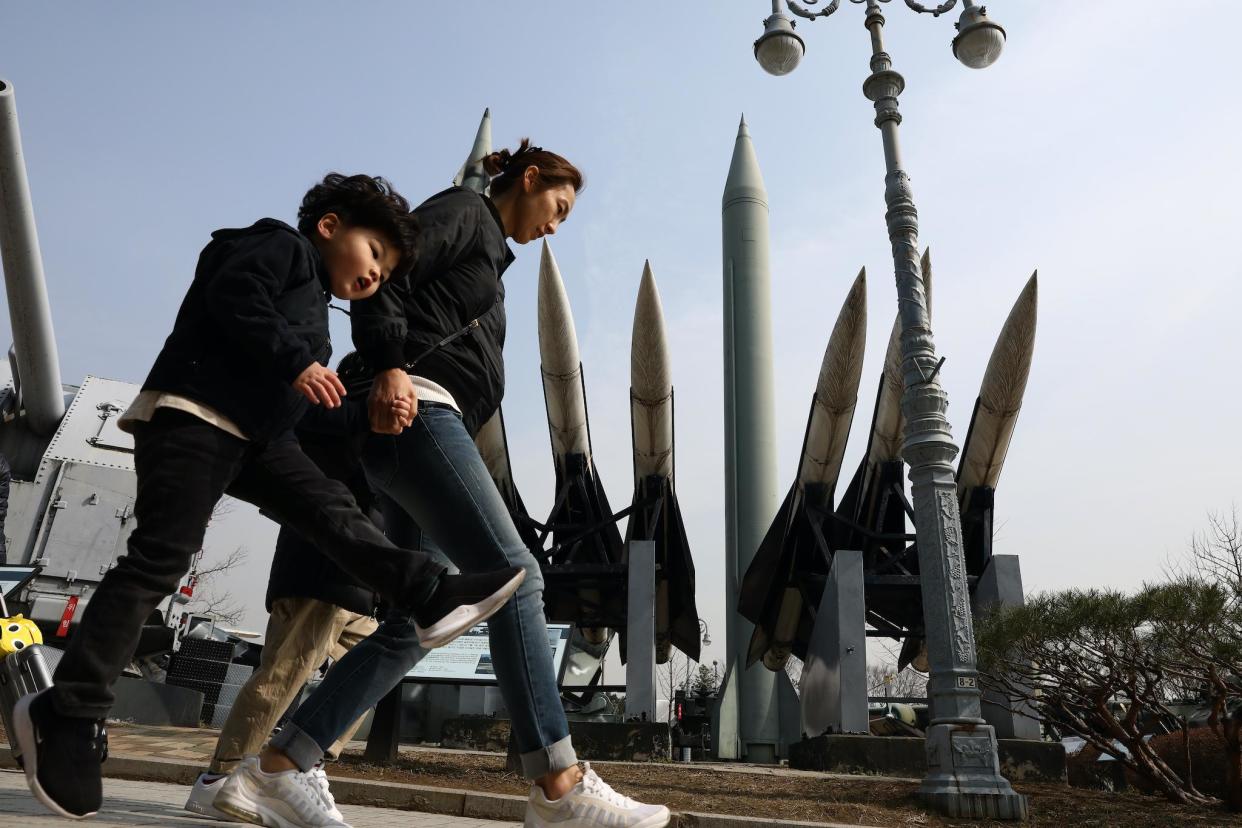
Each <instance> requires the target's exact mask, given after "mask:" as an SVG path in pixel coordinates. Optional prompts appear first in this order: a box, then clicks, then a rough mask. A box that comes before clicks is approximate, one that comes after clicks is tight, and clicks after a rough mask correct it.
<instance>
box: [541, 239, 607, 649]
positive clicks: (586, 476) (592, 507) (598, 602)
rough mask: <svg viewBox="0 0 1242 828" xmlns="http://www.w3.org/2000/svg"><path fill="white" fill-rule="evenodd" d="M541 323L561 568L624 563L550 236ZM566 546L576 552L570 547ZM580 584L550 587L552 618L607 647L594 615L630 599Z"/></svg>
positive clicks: (553, 519) (552, 521)
mask: <svg viewBox="0 0 1242 828" xmlns="http://www.w3.org/2000/svg"><path fill="white" fill-rule="evenodd" d="M538 318H539V358H540V371H541V372H542V375H543V396H544V404H545V407H546V409H547V415H548V435H549V437H550V438H551V443H552V456H553V461H554V464H555V469H556V491H557V496H556V502H555V503H554V505H553V507H552V512H551V514H550V515H549V516H548V520H547V524H548V526H550V527H552V539H553V549H554V550H561V551H559V552H555V551H554V553H553V555H552V557H553V563H579V564H582V563H588V564H589V563H597V564H616V563H620V562H621V560H622V550H621V535H620V533H619V532H618V531H617V527H616V523H615V522H614V521H613V513H612V508H611V507H610V506H609V505H608V498H607V496H605V494H604V489H603V486H602V485H601V483H600V480H599V474H598V472H596V470H595V461H594V459H593V457H592V454H591V433H590V426H589V424H588V421H587V408H586V391H585V386H584V384H583V377H582V360H581V357H580V355H579V351H578V336H577V333H576V331H575V330H574V319H573V313H572V311H571V310H570V306H569V297H568V295H567V294H566V293H565V283H564V282H563V281H562V279H561V273H560V269H559V268H558V267H557V264H556V258H555V257H554V256H553V255H552V249H551V247H549V246H548V242H547V240H546V239H545V240H544V242H543V251H542V255H541V258H540V262H539V292H538ZM566 544H569V546H568V548H563V547H565V545H566ZM572 586H573V589H569V588H566V589H560V588H558V587H557V585H555V584H553V583H551V581H549V582H548V588H547V590H546V591H545V593H544V603H545V606H546V609H547V614H548V617H549V618H550V619H563V620H568V621H573V622H575V623H579V624H580V626H582V628H583V634H584V635H585V636H586V638H587V640H588V641H590V642H591V643H592V644H599V643H602V641H603V640H604V639H605V638H606V637H607V635H608V633H607V630H606V628H605V627H603V626H600V625H596V624H593V623H592V617H593V615H592V614H593V613H595V614H596V615H598V616H601V617H602V616H603V615H606V614H608V607H606V606H605V604H608V603H609V602H613V603H614V604H615V602H617V601H620V602H621V603H624V594H621V595H619V596H618V595H615V594H609V595H607V596H605V595H604V594H602V593H601V592H600V590H599V589H597V588H594V587H589V586H586V585H584V583H583V582H582V581H577V582H574V583H573V585H572ZM614 617H615V613H614Z"/></svg>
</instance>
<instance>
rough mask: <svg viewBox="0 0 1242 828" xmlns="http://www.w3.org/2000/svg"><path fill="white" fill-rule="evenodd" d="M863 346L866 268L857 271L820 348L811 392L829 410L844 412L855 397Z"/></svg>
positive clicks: (865, 325)
mask: <svg viewBox="0 0 1242 828" xmlns="http://www.w3.org/2000/svg"><path fill="white" fill-rule="evenodd" d="M866 345H867V269H866V268H865V267H864V268H863V269H862V270H860V271H858V276H856V277H855V278H854V284H853V285H851V286H850V292H849V293H848V294H847V295H846V297H845V302H844V304H842V305H841V312H840V314H838V315H837V322H836V324H835V325H833V326H832V334H831V335H830V336H829V337H828V347H827V348H825V349H824V361H823V362H822V363H820V367H819V382H818V383H817V384H816V387H815V395H816V397H818V398H819V401H820V403H821V404H822V405H824V406H825V407H827V408H828V409H829V410H831V411H834V412H837V411H845V410H847V409H850V408H853V406H854V404H855V402H857V400H858V384H859V382H861V380H862V367H863V351H864V349H865V348H866Z"/></svg>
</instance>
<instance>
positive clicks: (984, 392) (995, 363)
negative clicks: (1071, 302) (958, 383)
mask: <svg viewBox="0 0 1242 828" xmlns="http://www.w3.org/2000/svg"><path fill="white" fill-rule="evenodd" d="M1036 276H1038V271H1036V273H1035V274H1034V275H1032V276H1031V278H1030V279H1028V280H1027V282H1026V285H1025V286H1024V287H1023V288H1022V293H1021V294H1019V295H1018V300H1017V301H1016V302H1014V303H1013V309H1012V310H1010V311H1009V316H1008V318H1006V319H1005V325H1004V327H1002V328H1001V332H1000V336H998V337H997V338H996V345H995V346H994V347H993V349H992V356H991V358H989V359H988V367H987V368H986V369H985V370H984V372H983V385H982V386H981V387H980V389H979V399H980V402H982V403H983V405H985V406H987V407H988V408H989V409H991V410H992V411H994V412H997V413H998V414H1009V413H1012V412H1016V411H1017V410H1018V409H1020V408H1021V407H1022V396H1023V394H1025V393H1026V381H1027V377H1028V376H1029V375H1030V372H1031V358H1032V356H1033V355H1034V353H1035V325H1036V321H1037V317H1038V313H1037V305H1038V300H1039V286H1038V280H1037V279H1036Z"/></svg>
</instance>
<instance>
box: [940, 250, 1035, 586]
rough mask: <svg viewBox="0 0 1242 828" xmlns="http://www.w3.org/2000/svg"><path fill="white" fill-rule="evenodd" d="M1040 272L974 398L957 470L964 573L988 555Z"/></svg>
mask: <svg viewBox="0 0 1242 828" xmlns="http://www.w3.org/2000/svg"><path fill="white" fill-rule="evenodd" d="M1038 279H1039V273H1038V272H1036V273H1034V274H1032V275H1031V278H1030V279H1029V280H1028V281H1027V283H1026V287H1024V288H1023V289H1022V293H1021V294H1020V295H1019V296H1018V301H1017V302H1015V303H1014V306H1013V309H1012V310H1010V312H1009V317H1008V318H1007V319H1006V320H1005V326H1004V327H1003V328H1001V332H1000V336H999V337H997V340H996V346H995V347H994V348H993V349H992V356H991V358H990V359H989V360H988V367H987V370H985V371H984V373H983V385H982V386H981V387H980V389H979V397H978V399H976V400H975V410H974V413H973V414H971V417H970V428H969V429H967V431H966V441H965V443H963V445H962V459H961V462H960V463H959V464H958V468H957V495H958V498H959V502H960V505H961V511H962V528H963V537H962V541H963V546H964V547H965V554H966V570H967V572H968V573H969V574H976V575H977V574H979V573H980V572H982V571H983V569H984V567H986V566H987V563H988V559H989V558H991V557H992V501H993V493H994V492H995V491H996V483H997V481H998V480H999V479H1000V473H1001V468H1002V467H1003V466H1004V464H1005V455H1006V454H1008V453H1009V441H1010V439H1011V438H1012V437H1013V429H1014V426H1015V425H1016V424H1017V422H1018V412H1019V411H1020V410H1021V409H1022V397H1023V395H1024V394H1025V393H1026V381H1027V378H1028V377H1029V376H1030V373H1031V357H1032V356H1033V355H1034V353H1035V323H1036V317H1037V311H1036V306H1037V303H1038V293H1039V283H1038Z"/></svg>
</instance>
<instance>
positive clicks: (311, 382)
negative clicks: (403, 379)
mask: <svg viewBox="0 0 1242 828" xmlns="http://www.w3.org/2000/svg"><path fill="white" fill-rule="evenodd" d="M407 380H408V377H407ZM293 388H294V390H295V391H297V392H298V393H299V394H301V395H302V396H304V397H306V399H308V400H310V401H311V402H312V403H314V404H315V405H321V404H322V405H325V406H327V407H328V408H338V407H340V405H341V397H343V396H345V386H344V385H342V384H341V381H340V379H339V378H338V377H337V376H336V372H335V371H333V370H332V369H330V368H325V367H324V366H322V365H320V364H319V363H318V362H312V363H311V364H310V365H308V366H306V368H305V369H304V370H303V371H302V373H300V374H298V378H297V379H295V380H294V381H293ZM413 390H414V389H413V387H412V386H411V388H410V391H411V392H412V391H413Z"/></svg>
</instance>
